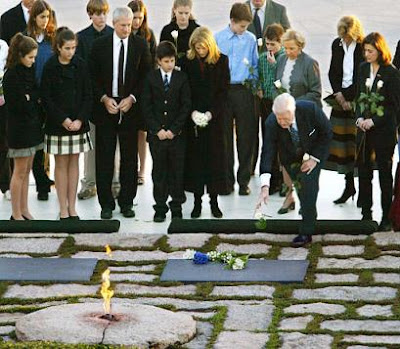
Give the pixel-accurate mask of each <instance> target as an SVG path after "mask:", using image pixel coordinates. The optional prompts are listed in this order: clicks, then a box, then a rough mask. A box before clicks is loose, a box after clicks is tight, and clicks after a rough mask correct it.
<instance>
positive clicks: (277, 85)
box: [274, 80, 282, 90]
mask: <svg viewBox="0 0 400 349" xmlns="http://www.w3.org/2000/svg"><path fill="white" fill-rule="evenodd" d="M274 85H275V87H276V88H277V89H278V90H279V89H280V88H282V83H281V80H276V81H274Z"/></svg>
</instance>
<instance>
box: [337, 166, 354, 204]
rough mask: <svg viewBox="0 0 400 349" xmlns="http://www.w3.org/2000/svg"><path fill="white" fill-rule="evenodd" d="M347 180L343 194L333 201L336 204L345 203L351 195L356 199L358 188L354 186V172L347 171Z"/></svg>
mask: <svg viewBox="0 0 400 349" xmlns="http://www.w3.org/2000/svg"><path fill="white" fill-rule="evenodd" d="M345 180H346V186H345V188H344V191H343V194H342V196H341V197H340V198H339V199H336V200H335V201H333V203H334V204H335V205H338V204H344V203H345V202H346V201H347V200H348V199H349V197H350V196H351V197H352V199H353V200H354V194H355V193H356V189H355V188H354V175H353V172H349V173H346V176H345Z"/></svg>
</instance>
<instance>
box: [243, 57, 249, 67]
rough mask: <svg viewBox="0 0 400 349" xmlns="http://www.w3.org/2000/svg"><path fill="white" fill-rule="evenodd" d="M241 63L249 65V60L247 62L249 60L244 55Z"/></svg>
mask: <svg viewBox="0 0 400 349" xmlns="http://www.w3.org/2000/svg"><path fill="white" fill-rule="evenodd" d="M243 63H244V64H245V65H250V62H249V60H248V59H247V58H246V57H244V58H243Z"/></svg>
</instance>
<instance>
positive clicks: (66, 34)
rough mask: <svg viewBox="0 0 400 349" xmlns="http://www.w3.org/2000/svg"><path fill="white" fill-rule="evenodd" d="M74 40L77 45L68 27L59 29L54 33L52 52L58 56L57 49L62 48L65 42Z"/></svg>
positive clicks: (76, 39)
mask: <svg viewBox="0 0 400 349" xmlns="http://www.w3.org/2000/svg"><path fill="white" fill-rule="evenodd" d="M71 40H74V41H75V42H76V44H78V37H77V35H76V34H75V33H74V32H73V31H72V30H71V29H69V28H68V27H60V28H58V29H57V31H56V36H55V38H54V40H53V51H54V52H55V53H56V54H57V55H58V54H60V51H59V49H58V48H59V47H63V45H64V44H65V42H66V41H71Z"/></svg>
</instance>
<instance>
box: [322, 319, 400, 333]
mask: <svg viewBox="0 0 400 349" xmlns="http://www.w3.org/2000/svg"><path fill="white" fill-rule="evenodd" d="M321 329H323V330H330V331H344V332H378V333H386V332H387V333H400V321H392V320H327V321H323V322H322V323H321Z"/></svg>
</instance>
